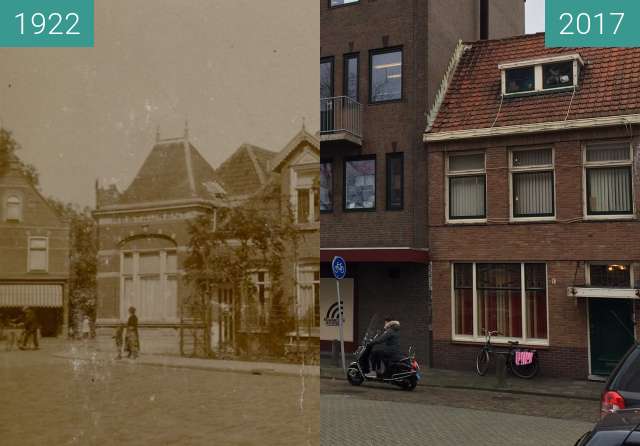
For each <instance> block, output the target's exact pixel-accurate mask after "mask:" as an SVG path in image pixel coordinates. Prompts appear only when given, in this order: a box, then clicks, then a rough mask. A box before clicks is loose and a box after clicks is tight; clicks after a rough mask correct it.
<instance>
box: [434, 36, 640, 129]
mask: <svg viewBox="0 0 640 446" xmlns="http://www.w3.org/2000/svg"><path fill="white" fill-rule="evenodd" d="M466 45H468V46H469V48H468V49H466V50H465V51H464V53H463V55H462V57H461V59H460V62H459V63H458V66H457V68H456V71H455V73H454V75H453V77H452V79H451V81H450V84H449V87H448V90H447V93H446V96H445V98H444V101H443V102H442V104H441V106H440V108H439V111H438V114H437V117H436V119H435V122H434V124H433V126H432V128H431V130H430V132H431V133H438V132H445V131H455V130H469V129H481V128H489V127H503V126H510V125H520V124H534V123H540V122H553V121H564V120H565V119H566V120H574V119H583V118H594V117H602V116H614V115H626V114H632V113H640V48H545V46H544V33H539V34H529V35H524V36H517V37H512V38H508V39H501V40H484V41H479V42H473V43H469V44H466ZM575 53H578V54H580V56H581V57H582V60H583V61H584V63H585V65H584V67H583V69H582V70H581V74H580V79H579V82H578V87H577V89H576V91H575V95H574V93H573V90H570V91H564V92H555V93H540V94H533V95H529V96H520V97H505V98H504V99H503V100H502V104H501V91H502V88H501V76H500V70H499V69H498V65H499V64H502V63H507V62H516V61H523V60H528V59H538V58H541V57H548V56H558V55H564V54H575ZM572 96H573V98H572Z"/></svg>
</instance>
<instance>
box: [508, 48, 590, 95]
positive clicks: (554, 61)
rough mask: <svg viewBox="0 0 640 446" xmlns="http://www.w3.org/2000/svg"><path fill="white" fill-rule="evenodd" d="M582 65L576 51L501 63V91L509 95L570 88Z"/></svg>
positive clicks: (574, 85) (575, 83)
mask: <svg viewBox="0 0 640 446" xmlns="http://www.w3.org/2000/svg"><path fill="white" fill-rule="evenodd" d="M582 65H583V62H582V59H581V58H580V55H579V54H568V55H561V56H552V57H545V58H541V59H534V60H528V61H521V62H512V63H505V64H500V65H498V68H499V69H500V71H501V72H502V94H503V95H506V96H509V95H519V94H530V93H540V92H546V91H556V90H563V89H572V88H574V87H576V86H577V83H578V76H579V74H580V68H581V67H582Z"/></svg>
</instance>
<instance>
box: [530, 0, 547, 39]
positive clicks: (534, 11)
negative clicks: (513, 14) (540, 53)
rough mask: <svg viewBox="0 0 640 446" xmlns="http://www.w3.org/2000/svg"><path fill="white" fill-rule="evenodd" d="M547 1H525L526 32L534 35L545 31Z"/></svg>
mask: <svg viewBox="0 0 640 446" xmlns="http://www.w3.org/2000/svg"><path fill="white" fill-rule="evenodd" d="M544 2H545V0H526V1H525V32H526V33H527V34H533V33H538V32H542V31H544Z"/></svg>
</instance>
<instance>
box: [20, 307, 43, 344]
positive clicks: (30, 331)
mask: <svg viewBox="0 0 640 446" xmlns="http://www.w3.org/2000/svg"><path fill="white" fill-rule="evenodd" d="M23 310H24V335H23V338H22V345H21V346H20V350H26V349H27V344H29V340H32V342H33V350H39V349H40V346H39V344H38V328H40V326H39V324H38V319H37V317H36V313H35V311H33V309H32V308H29V307H24V308H23Z"/></svg>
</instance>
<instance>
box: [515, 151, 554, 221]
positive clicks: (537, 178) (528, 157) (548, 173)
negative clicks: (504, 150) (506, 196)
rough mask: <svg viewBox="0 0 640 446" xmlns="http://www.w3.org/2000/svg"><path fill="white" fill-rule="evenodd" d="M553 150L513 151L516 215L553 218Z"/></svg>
mask: <svg viewBox="0 0 640 446" xmlns="http://www.w3.org/2000/svg"><path fill="white" fill-rule="evenodd" d="M553 183H554V182H553V151H552V150H551V149H533V150H513V151H512V152H511V191H512V211H513V214H512V215H513V217H514V218H522V217H527V218H532V217H553V215H554V213H555V212H554V190H553V189H554V187H553V186H554V184H553Z"/></svg>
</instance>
